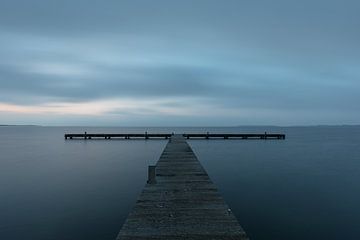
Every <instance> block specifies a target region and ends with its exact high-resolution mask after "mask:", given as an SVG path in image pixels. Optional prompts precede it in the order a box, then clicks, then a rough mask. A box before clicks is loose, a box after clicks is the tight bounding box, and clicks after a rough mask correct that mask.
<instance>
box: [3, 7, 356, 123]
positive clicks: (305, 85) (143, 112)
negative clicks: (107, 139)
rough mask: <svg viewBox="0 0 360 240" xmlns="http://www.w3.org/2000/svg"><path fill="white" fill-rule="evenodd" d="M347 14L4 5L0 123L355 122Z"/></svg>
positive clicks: (340, 10)
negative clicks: (0, 121) (0, 119)
mask: <svg viewBox="0 0 360 240" xmlns="http://www.w3.org/2000/svg"><path fill="white" fill-rule="evenodd" d="M359 10H360V4H359V3H357V2H356V1H316V2H314V1H302V2H301V3H300V2H298V1H271V2H269V1H224V2H221V3H220V2H218V1H211V0H210V1H195V2H194V1H107V2H106V3H105V2H103V1H76V2H74V1H61V2H58V1H50V0H46V1H45V0H37V1H31V2H27V1H25V2H24V1H8V2H6V3H3V6H2V8H1V9H0V83H1V87H0V116H1V118H2V121H4V123H5V122H7V123H41V124H48V125H49V124H50V125H51V124H66V125H69V124H70V125H72V124H87V125H88V124H89V125H94V124H105V125H119V124H120V125H131V124H137V125H164V124H165V125H172V123H173V124H174V125H230V124H232V125H233V124H236V125H240V124H277V125H297V124H346V123H352V124H354V123H359V121H358V119H360V111H359V110H360V109H359V106H358V104H356V103H357V102H360V95H359V94H358V92H359V90H360V71H359V69H360V60H359V59H360V46H359V42H360V31H359V30H358V27H357V24H358V23H359V22H360V16H359V15H358V12H359ZM87 110H88V111H87ZM95 118H98V119H97V120H96V119H95ZM19 119H21V120H19ZM54 119H56V120H54Z"/></svg>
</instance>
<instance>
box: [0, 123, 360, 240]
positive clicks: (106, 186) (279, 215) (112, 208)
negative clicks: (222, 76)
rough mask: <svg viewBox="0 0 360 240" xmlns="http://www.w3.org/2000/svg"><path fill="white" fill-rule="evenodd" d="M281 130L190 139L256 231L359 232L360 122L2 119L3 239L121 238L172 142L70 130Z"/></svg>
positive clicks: (318, 235)
mask: <svg viewBox="0 0 360 240" xmlns="http://www.w3.org/2000/svg"><path fill="white" fill-rule="evenodd" d="M145 130H147V131H149V132H177V133H182V132H206V131H210V132H236V133H241V132H264V131H267V132H282V133H286V134H287V138H286V140H285V141H283V140H279V141H278V140H267V141H265V140H247V141H243V140H208V141H206V140H190V141H189V143H190V145H191V146H192V148H193V150H194V151H195V153H196V154H197V156H198V158H199V160H200V161H201V163H202V164H203V166H204V167H205V169H206V170H207V172H208V173H209V175H210V177H211V178H212V180H213V181H214V182H215V184H216V185H217V186H218V187H219V190H220V192H221V193H222V194H223V196H224V198H225V200H226V201H227V203H228V204H229V205H230V207H231V208H232V210H233V211H234V213H235V215H236V216H237V217H238V219H239V222H240V223H241V225H242V226H243V227H244V229H245V230H246V232H247V233H248V235H249V236H250V237H251V239H255V240H256V239H257V240H262V239H267V240H269V239H270V240H271V239H277V240H278V239H309V238H310V239H340V238H345V239H354V240H355V239H358V236H359V235H360V207H359V206H358V203H359V202H360V185H359V182H360V127H349V126H343V127H291V128H275V127H239V128H89V127H86V128H85V127H82V128H79V127H77V128H71V127H0V152H1V155H0V213H1V214H0V239H9V240H13V239H24V238H27V239H44V240H45V239H56V240H57V239H59V240H60V239H61V240H63V239H114V238H115V237H116V235H117V233H118V231H119V230H120V228H121V225H122V223H123V222H124V220H125V219H126V217H127V214H128V213H129V211H130V210H131V207H132V206H133V204H134V203H135V201H136V198H137V196H138V195H139V193H140V191H141V190H142V187H143V186H144V184H145V181H146V174H147V165H149V164H154V163H156V161H157V160H158V158H159V156H160V154H161V152H162V150H163V148H164V147H165V145H166V142H167V141H166V140H148V141H145V140H127V141H125V140H91V141H84V140H73V141H69V140H68V141H65V140H64V138H63V134H64V133H65V132H84V131H87V132H109V133H110V132H119V133H120V132H134V133H135V132H144V131H145Z"/></svg>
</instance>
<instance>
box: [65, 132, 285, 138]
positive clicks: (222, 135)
mask: <svg viewBox="0 0 360 240" xmlns="http://www.w3.org/2000/svg"><path fill="white" fill-rule="evenodd" d="M172 135H173V133H164V134H161V133H155V134H154V133H147V132H145V133H120V134H117V133H115V134H113V133H95V134H94V133H86V132H85V133H68V134H65V135H64V137H65V139H139V138H142V139H152V138H164V139H168V138H170V137H171V136H172ZM182 136H183V137H185V138H186V139H285V134H272V133H270V134H269V133H266V132H265V133H260V134H258V133H255V134H254V133H242V134H231V133H230V134H229V133H190V134H188V133H184V134H182Z"/></svg>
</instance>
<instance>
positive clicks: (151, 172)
mask: <svg viewBox="0 0 360 240" xmlns="http://www.w3.org/2000/svg"><path fill="white" fill-rule="evenodd" d="M147 183H148V184H155V183H156V166H149V168H148V180H147Z"/></svg>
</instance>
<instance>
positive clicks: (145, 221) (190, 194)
mask: <svg viewBox="0 0 360 240" xmlns="http://www.w3.org/2000/svg"><path fill="white" fill-rule="evenodd" d="M235 190H236V189H235ZM238 191H241V190H238ZM147 239H148V240H181V239H193V240H208V239H211V240H248V238H247V236H246V233H245V231H244V230H243V228H242V227H241V226H240V224H239V222H238V220H237V218H236V217H235V215H234V214H233V212H232V210H231V209H230V207H229V206H228V205H227V204H226V203H225V201H224V199H223V197H222V196H221V194H220V193H219V191H218V189H217V188H216V186H215V185H214V183H213V182H212V181H211V179H210V178H209V176H208V174H207V173H206V171H205V169H204V168H203V167H202V166H201V164H200V162H199V161H198V159H197V157H196V155H195V154H194V152H193V150H192V149H191V147H190V146H189V145H188V143H187V142H186V139H185V138H184V137H183V136H182V135H173V136H172V137H171V139H170V140H169V142H168V144H167V145H166V147H165V149H164V151H163V153H162V155H161V156H160V159H159V161H158V162H157V164H156V166H150V167H149V177H148V182H147V184H146V185H145V187H144V189H143V191H142V193H141V194H140V196H139V198H138V200H137V201H136V204H135V206H134V208H133V209H132V211H131V212H130V214H129V216H128V218H127V219H126V221H125V223H124V224H123V226H122V228H121V230H120V232H119V234H118V236H117V240H147Z"/></svg>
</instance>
